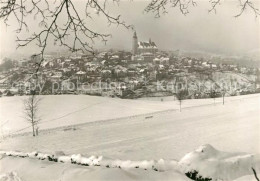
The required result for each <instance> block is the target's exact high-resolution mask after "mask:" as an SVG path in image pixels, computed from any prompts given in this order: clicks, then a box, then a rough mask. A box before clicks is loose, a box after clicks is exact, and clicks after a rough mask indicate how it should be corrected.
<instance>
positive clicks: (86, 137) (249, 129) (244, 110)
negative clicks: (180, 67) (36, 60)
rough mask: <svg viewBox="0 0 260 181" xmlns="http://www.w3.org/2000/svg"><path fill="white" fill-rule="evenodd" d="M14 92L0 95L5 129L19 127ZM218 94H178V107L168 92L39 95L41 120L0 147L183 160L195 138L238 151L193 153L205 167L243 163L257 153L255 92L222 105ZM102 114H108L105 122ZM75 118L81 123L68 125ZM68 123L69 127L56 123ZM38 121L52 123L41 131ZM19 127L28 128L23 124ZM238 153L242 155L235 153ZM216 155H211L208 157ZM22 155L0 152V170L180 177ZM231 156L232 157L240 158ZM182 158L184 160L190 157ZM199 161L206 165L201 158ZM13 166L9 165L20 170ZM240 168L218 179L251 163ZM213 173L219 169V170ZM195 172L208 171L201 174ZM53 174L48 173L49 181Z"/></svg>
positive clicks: (259, 122) (259, 130)
mask: <svg viewBox="0 0 260 181" xmlns="http://www.w3.org/2000/svg"><path fill="white" fill-rule="evenodd" d="M21 98H23V97H12V98H1V99H0V111H1V112H0V116H1V117H0V118H1V125H2V124H3V123H5V121H7V123H5V124H3V125H4V128H3V129H5V130H4V131H5V132H6V131H7V130H9V131H10V132H12V131H15V130H19V129H22V128H23V127H26V126H27V124H26V123H25V122H24V121H23V118H22V117H20V114H21V110H22V101H21ZM221 101H222V99H221V98H219V99H216V104H215V105H214V104H213V100H212V99H205V100H186V101H184V103H183V108H184V109H183V110H182V112H179V111H178V108H179V105H178V102H177V101H174V100H172V98H165V100H164V101H163V102H162V101H160V100H156V99H154V100H121V99H112V98H103V97H91V96H56V97H55V96H46V97H44V99H43V105H42V108H41V110H42V114H43V113H44V112H48V115H47V114H45V115H42V120H43V123H42V124H41V125H40V128H41V129H42V131H41V132H40V135H39V136H38V137H35V138H33V137H32V136H31V135H29V134H23V135H20V136H14V137H7V138H5V139H4V140H1V143H0V147H1V149H2V150H19V151H24V152H32V151H40V152H43V153H54V152H56V151H63V152H64V153H65V154H66V155H72V154H82V155H102V156H104V157H105V158H108V159H110V160H131V161H140V160H160V159H163V160H176V162H177V161H178V160H180V163H182V164H185V163H188V162H189V160H192V159H193V158H194V156H191V157H190V158H192V159H188V161H187V159H186V161H185V159H184V158H185V157H184V155H186V154H187V153H188V152H190V151H192V150H199V149H197V148H198V147H199V146H200V145H204V144H210V145H212V146H213V147H215V148H216V149H218V150H222V151H224V152H235V153H239V154H232V153H231V154H227V155H226V157H223V156H222V155H223V154H222V153H221V154H219V153H218V152H215V151H214V149H212V150H213V155H212V154H211V153H210V155H208V156H207V157H205V156H204V157H203V153H200V154H202V157H201V159H202V160H203V161H201V162H203V163H205V162H206V163H208V162H209V161H211V162H209V163H210V166H212V167H209V168H211V170H212V168H213V167H214V165H215V166H217V167H218V168H219V167H221V164H222V163H223V162H226V161H229V162H230V163H231V162H232V163H237V162H236V161H237V160H239V159H242V163H244V162H243V159H245V160H247V159H249V160H250V158H251V157H250V154H254V155H256V154H260V111H259V110H260V95H259V94H258V95H257V94H255V95H247V96H239V97H228V98H226V101H225V105H222V103H221ZM10 110H12V111H10ZM11 113H12V114H11ZM120 117H121V118H120ZM106 119H109V120H107V121H105V120H106ZM102 120H103V121H102ZM80 123H84V124H81V125H75V124H80ZM68 125H75V126H70V127H61V128H58V127H60V126H68ZM46 128H56V129H50V130H45V131H43V129H46ZM25 131H30V129H28V130H25ZM195 152H196V151H195ZM197 152H199V151H197ZM240 152H246V153H250V154H240ZM195 154H197V153H195ZM216 155H218V157H215V156H216ZM224 155H225V154H224ZM246 155H249V157H247V156H246ZM186 156H187V155H186ZM234 156H238V158H234ZM186 158H187V157H186ZM195 158H196V156H195ZM229 158H230V160H229ZM22 159H23V158H16V157H15V158H11V157H4V158H3V159H2V160H1V162H0V165H4V164H7V163H9V164H10V165H9V167H10V169H8V168H9V167H5V168H6V169H4V167H3V168H1V170H0V171H1V172H2V173H4V174H6V175H5V176H7V177H8V174H9V175H10V172H11V171H12V169H11V166H12V164H15V163H17V164H18V165H17V167H19V165H23V164H25V165H28V167H29V166H30V167H33V168H37V167H39V168H41V167H44V169H42V171H44V170H45V169H46V170H53V172H52V173H53V174H55V172H54V170H55V169H57V173H60V175H62V174H63V173H64V170H69V171H70V174H69V175H66V174H65V175H66V176H65V177H66V179H67V180H69V178H71V176H72V175H73V174H74V173H75V174H76V173H77V175H80V174H78V173H81V174H82V175H84V176H85V177H83V178H93V180H102V178H103V179H104V180H108V179H110V178H111V180H153V178H154V180H167V179H168V180H171V179H173V178H180V180H181V179H182V178H185V179H186V177H182V176H183V175H181V176H180V174H179V171H178V170H177V171H176V170H174V171H167V172H154V171H151V172H147V171H145V170H140V169H130V170H125V169H118V168H113V169H106V168H104V167H100V168H99V167H98V168H90V167H88V168H85V167H84V168H82V167H78V166H75V165H72V166H71V165H67V164H63V165H60V163H48V164H47V163H46V162H45V161H38V160H30V159H29V160H28V158H27V159H25V160H26V162H25V163H24V161H23V160H22ZM183 159H184V160H183ZM201 159H199V160H201ZM216 159H220V163H219V162H212V160H213V161H214V160H216ZM201 162H196V163H201ZM238 162H239V163H240V162H241V160H239V161H238ZM250 164H251V162H248V161H246V164H245V165H247V167H249V166H251V165H250ZM189 165H191V166H192V164H189ZM196 165H197V166H198V167H196V169H198V171H200V170H199V169H200V168H203V166H201V167H200V166H199V164H196ZM228 165H230V164H228ZM193 166H194V165H193ZM206 166H208V165H207V164H206ZM238 166H239V164H238ZM20 167H22V166H20ZM20 167H19V168H17V170H20V169H22V168H20ZM72 167H73V168H72ZM185 168H187V167H185ZM228 168H230V169H236V168H237V167H233V166H232V164H231V166H230V167H228ZM257 168H258V167H257ZM81 169H83V170H81ZM40 170H41V169H40ZM40 170H37V173H38V174H39V175H41V174H43V173H40ZM246 171H247V172H243V173H245V174H243V175H236V174H234V175H235V176H234V175H233V176H232V177H229V176H230V175H228V176H227V177H225V179H224V180H228V179H229V180H231V179H232V180H234V179H240V181H241V180H243V179H245V180H248V179H250V178H252V179H253V180H254V179H255V178H254V177H253V176H252V170H251V168H246ZM257 171H258V170H257ZM258 172H259V171H258ZM199 173H200V172H199ZM218 173H223V171H220V172H218ZM13 174H15V173H13ZM17 174H18V175H17V177H20V176H21V178H22V177H24V178H27V177H26V176H22V175H21V174H25V175H26V174H29V171H25V170H23V171H21V172H20V173H18V172H17ZM71 174H72V175H71ZM203 174H204V175H205V176H208V175H207V174H208V173H203ZM210 174H214V173H210ZM11 175H12V174H11ZM51 175H52V174H50V176H51ZM58 175H59V174H58ZM144 175H145V176H144ZM177 175H178V176H177ZM247 175H250V176H247ZM99 176H100V177H99ZM110 176H111V177H110ZM174 176H175V177H174ZM213 176H214V175H213ZM213 176H212V177H213ZM79 177H80V176H79ZM0 178H1V177H0ZM32 178H33V177H32ZM120 178H122V179H120ZM124 178H125V179H124ZM227 178H228V179H227ZM55 179H56V178H53V180H55ZM66 179H65V180H66ZM26 180H30V179H26ZM39 180H40V179H39ZM47 180H48V179H47ZM56 180H57V179H56ZM79 180H80V179H79ZM174 180H178V179H174ZM186 180H187V179H186Z"/></svg>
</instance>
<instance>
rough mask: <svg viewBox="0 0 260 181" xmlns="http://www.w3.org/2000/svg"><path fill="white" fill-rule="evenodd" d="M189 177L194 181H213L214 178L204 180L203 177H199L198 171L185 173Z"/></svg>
mask: <svg viewBox="0 0 260 181" xmlns="http://www.w3.org/2000/svg"><path fill="white" fill-rule="evenodd" d="M185 175H186V176H187V177H189V178H190V179H192V180H196V181H211V180H212V178H203V177H202V176H201V175H198V172H197V171H196V170H193V171H191V172H187V173H185Z"/></svg>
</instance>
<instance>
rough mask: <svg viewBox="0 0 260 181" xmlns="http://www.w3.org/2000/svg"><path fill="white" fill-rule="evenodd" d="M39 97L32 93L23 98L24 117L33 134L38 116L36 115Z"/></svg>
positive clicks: (36, 127) (36, 126)
mask: <svg viewBox="0 0 260 181" xmlns="http://www.w3.org/2000/svg"><path fill="white" fill-rule="evenodd" d="M40 101H41V99H40V98H39V97H37V95H35V94H32V95H30V96H29V97H28V98H26V99H25V100H24V110H25V119H26V121H27V122H28V123H29V124H31V126H32V133H33V136H37V134H36V131H37V132H38V130H37V129H38V123H39V121H40V117H39V116H38V109H39V103H40Z"/></svg>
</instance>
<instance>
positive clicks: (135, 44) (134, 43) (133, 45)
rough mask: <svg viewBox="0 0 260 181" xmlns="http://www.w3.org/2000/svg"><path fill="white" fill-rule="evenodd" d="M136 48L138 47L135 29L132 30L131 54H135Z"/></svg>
mask: <svg viewBox="0 0 260 181" xmlns="http://www.w3.org/2000/svg"><path fill="white" fill-rule="evenodd" d="M137 49H138V38H137V35H136V31H135V32H134V36H133V42H132V53H133V55H136V54H137Z"/></svg>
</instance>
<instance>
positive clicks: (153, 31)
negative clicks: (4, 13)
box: [0, 0, 260, 54]
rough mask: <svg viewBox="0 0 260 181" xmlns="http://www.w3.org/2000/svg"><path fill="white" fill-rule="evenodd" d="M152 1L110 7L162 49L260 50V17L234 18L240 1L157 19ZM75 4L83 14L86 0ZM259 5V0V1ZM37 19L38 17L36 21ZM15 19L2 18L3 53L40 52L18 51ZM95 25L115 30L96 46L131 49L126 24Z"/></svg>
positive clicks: (94, 23)
mask: <svg viewBox="0 0 260 181" xmlns="http://www.w3.org/2000/svg"><path fill="white" fill-rule="evenodd" d="M147 4H148V1H147V0H144V1H141V0H133V1H122V2H121V3H120V5H119V6H116V5H111V6H109V11H110V13H112V14H114V15H117V14H121V15H122V18H123V19H124V20H125V21H126V22H127V23H128V24H132V25H134V27H135V29H136V31H137V35H138V39H139V41H147V40H148V39H149V38H151V39H152V40H153V41H154V42H155V43H156V44H157V46H158V47H159V49H168V50H176V49H180V50H188V51H206V52H212V53H224V54H232V53H246V52H248V51H252V50H259V49H260V36H259V35H260V20H259V19H260V17H258V19H256V18H255V16H254V14H253V13H252V12H251V11H246V12H245V13H244V14H243V15H242V16H241V17H239V18H234V15H236V14H238V13H239V10H240V9H239V7H238V4H237V2H236V1H233V2H230V1H224V2H223V3H222V5H221V6H219V7H218V8H217V13H216V14H215V13H211V14H209V13H208V9H209V8H210V4H209V3H208V2H207V3H205V2H204V1H198V2H197V7H194V8H193V7H191V8H190V13H189V14H188V15H186V16H184V15H182V14H181V13H180V12H179V11H178V9H169V13H168V14H167V15H164V16H162V17H161V18H154V14H145V13H143V10H144V8H145V6H146V5H147ZM75 6H76V7H77V8H78V11H79V13H83V12H84V11H83V10H84V8H82V1H79V0H78V1H76V2H75ZM257 6H258V7H259V3H258V4H257ZM28 21H30V23H31V24H32V25H33V26H32V27H31V29H30V33H33V32H34V31H38V30H39V27H38V26H37V23H35V21H33V19H29V20H28ZM36 21H37V20H36ZM13 22H14V21H13V19H11V21H10V22H9V24H10V25H11V26H9V27H5V25H4V24H3V22H2V21H1V35H0V39H1V53H3V52H5V53H6V52H8V53H10V52H11V53H13V52H14V53H15V52H19V53H26V54H31V53H35V52H36V50H37V49H36V48H35V47H34V46H30V47H27V48H23V49H19V50H15V48H16V43H15V39H16V34H15V32H14V28H15V26H14V25H13ZM89 26H90V27H91V28H94V29H95V30H97V31H98V32H104V33H111V34H112V36H113V37H112V38H111V39H109V41H108V43H107V45H106V46H104V45H103V44H102V43H99V42H96V44H95V46H96V48H105V49H110V48H117V49H125V50H131V43H132V36H133V32H132V31H131V30H126V29H125V28H123V27H115V26H114V27H113V26H112V27H107V24H106V21H105V19H103V18H98V19H95V20H94V21H92V22H90V23H89ZM58 49H59V47H55V46H54V45H53V44H49V45H48V48H47V50H48V51H50V50H58Z"/></svg>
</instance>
